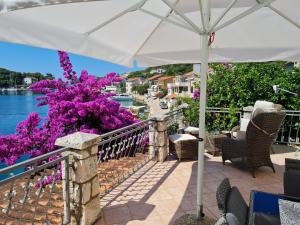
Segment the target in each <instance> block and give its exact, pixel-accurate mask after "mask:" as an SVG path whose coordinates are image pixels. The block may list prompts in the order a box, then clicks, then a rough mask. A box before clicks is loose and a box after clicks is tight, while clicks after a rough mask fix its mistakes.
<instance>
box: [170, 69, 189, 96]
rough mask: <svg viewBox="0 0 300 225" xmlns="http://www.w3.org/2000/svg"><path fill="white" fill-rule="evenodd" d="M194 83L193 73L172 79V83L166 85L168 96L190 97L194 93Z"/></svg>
mask: <svg viewBox="0 0 300 225" xmlns="http://www.w3.org/2000/svg"><path fill="white" fill-rule="evenodd" d="M194 82H195V75H194V72H189V73H186V74H184V75H178V76H176V77H175V78H174V79H173V83H171V84H168V96H172V95H173V94H175V95H176V96H189V97H191V96H192V94H193V91H194V87H193V84H194Z"/></svg>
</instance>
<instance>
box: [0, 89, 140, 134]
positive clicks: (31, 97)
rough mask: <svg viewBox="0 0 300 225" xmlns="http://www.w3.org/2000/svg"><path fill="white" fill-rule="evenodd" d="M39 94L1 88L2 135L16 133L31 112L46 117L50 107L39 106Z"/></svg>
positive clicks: (126, 102) (0, 113) (124, 102)
mask: <svg viewBox="0 0 300 225" xmlns="http://www.w3.org/2000/svg"><path fill="white" fill-rule="evenodd" d="M38 96H39V95H37V94H34V93H32V92H31V91H10V92H8V91H5V92H4V91H1V90H0V135H7V134H13V133H15V129H16V125H17V124H18V123H19V122H21V121H23V120H25V119H26V117H27V116H28V115H29V114H30V113H31V112H38V114H39V115H40V117H42V118H45V116H46V115H47V111H48V107H47V106H43V107H37V106H36V105H37V103H38V101H37V100H36V98H37V97H38ZM120 103H121V105H122V106H123V107H129V106H132V105H137V103H136V102H133V101H122V102H120Z"/></svg>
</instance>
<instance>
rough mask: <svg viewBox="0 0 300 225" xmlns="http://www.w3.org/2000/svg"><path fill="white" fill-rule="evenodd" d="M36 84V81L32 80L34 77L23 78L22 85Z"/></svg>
mask: <svg viewBox="0 0 300 225" xmlns="http://www.w3.org/2000/svg"><path fill="white" fill-rule="evenodd" d="M35 82H37V79H36V78H34V77H25V78H24V79H23V83H24V84H26V85H31V84H33V83H35Z"/></svg>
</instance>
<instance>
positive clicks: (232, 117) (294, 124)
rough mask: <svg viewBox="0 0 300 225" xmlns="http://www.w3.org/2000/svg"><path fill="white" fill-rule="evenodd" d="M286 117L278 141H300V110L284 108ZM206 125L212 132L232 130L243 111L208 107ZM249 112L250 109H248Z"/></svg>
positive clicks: (286, 142) (281, 142) (284, 142)
mask: <svg viewBox="0 0 300 225" xmlns="http://www.w3.org/2000/svg"><path fill="white" fill-rule="evenodd" d="M283 111H284V112H286V117H285V119H284V121H283V124H282V126H281V128H280V131H279V133H278V136H277V139H276V142H277V143H279V144H293V143H299V142H300V111H296V110H283ZM206 112H207V117H206V126H207V128H208V130H209V131H210V132H220V131H222V130H231V129H232V128H233V127H234V126H236V125H239V123H240V119H241V117H242V114H243V111H242V110H237V111H230V109H229V108H216V107H208V108H207V109H206ZM247 112H248V111H247Z"/></svg>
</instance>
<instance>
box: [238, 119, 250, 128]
mask: <svg viewBox="0 0 300 225" xmlns="http://www.w3.org/2000/svg"><path fill="white" fill-rule="evenodd" d="M249 121H250V119H245V118H241V127H240V131H246V130H247V127H248V124H249Z"/></svg>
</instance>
